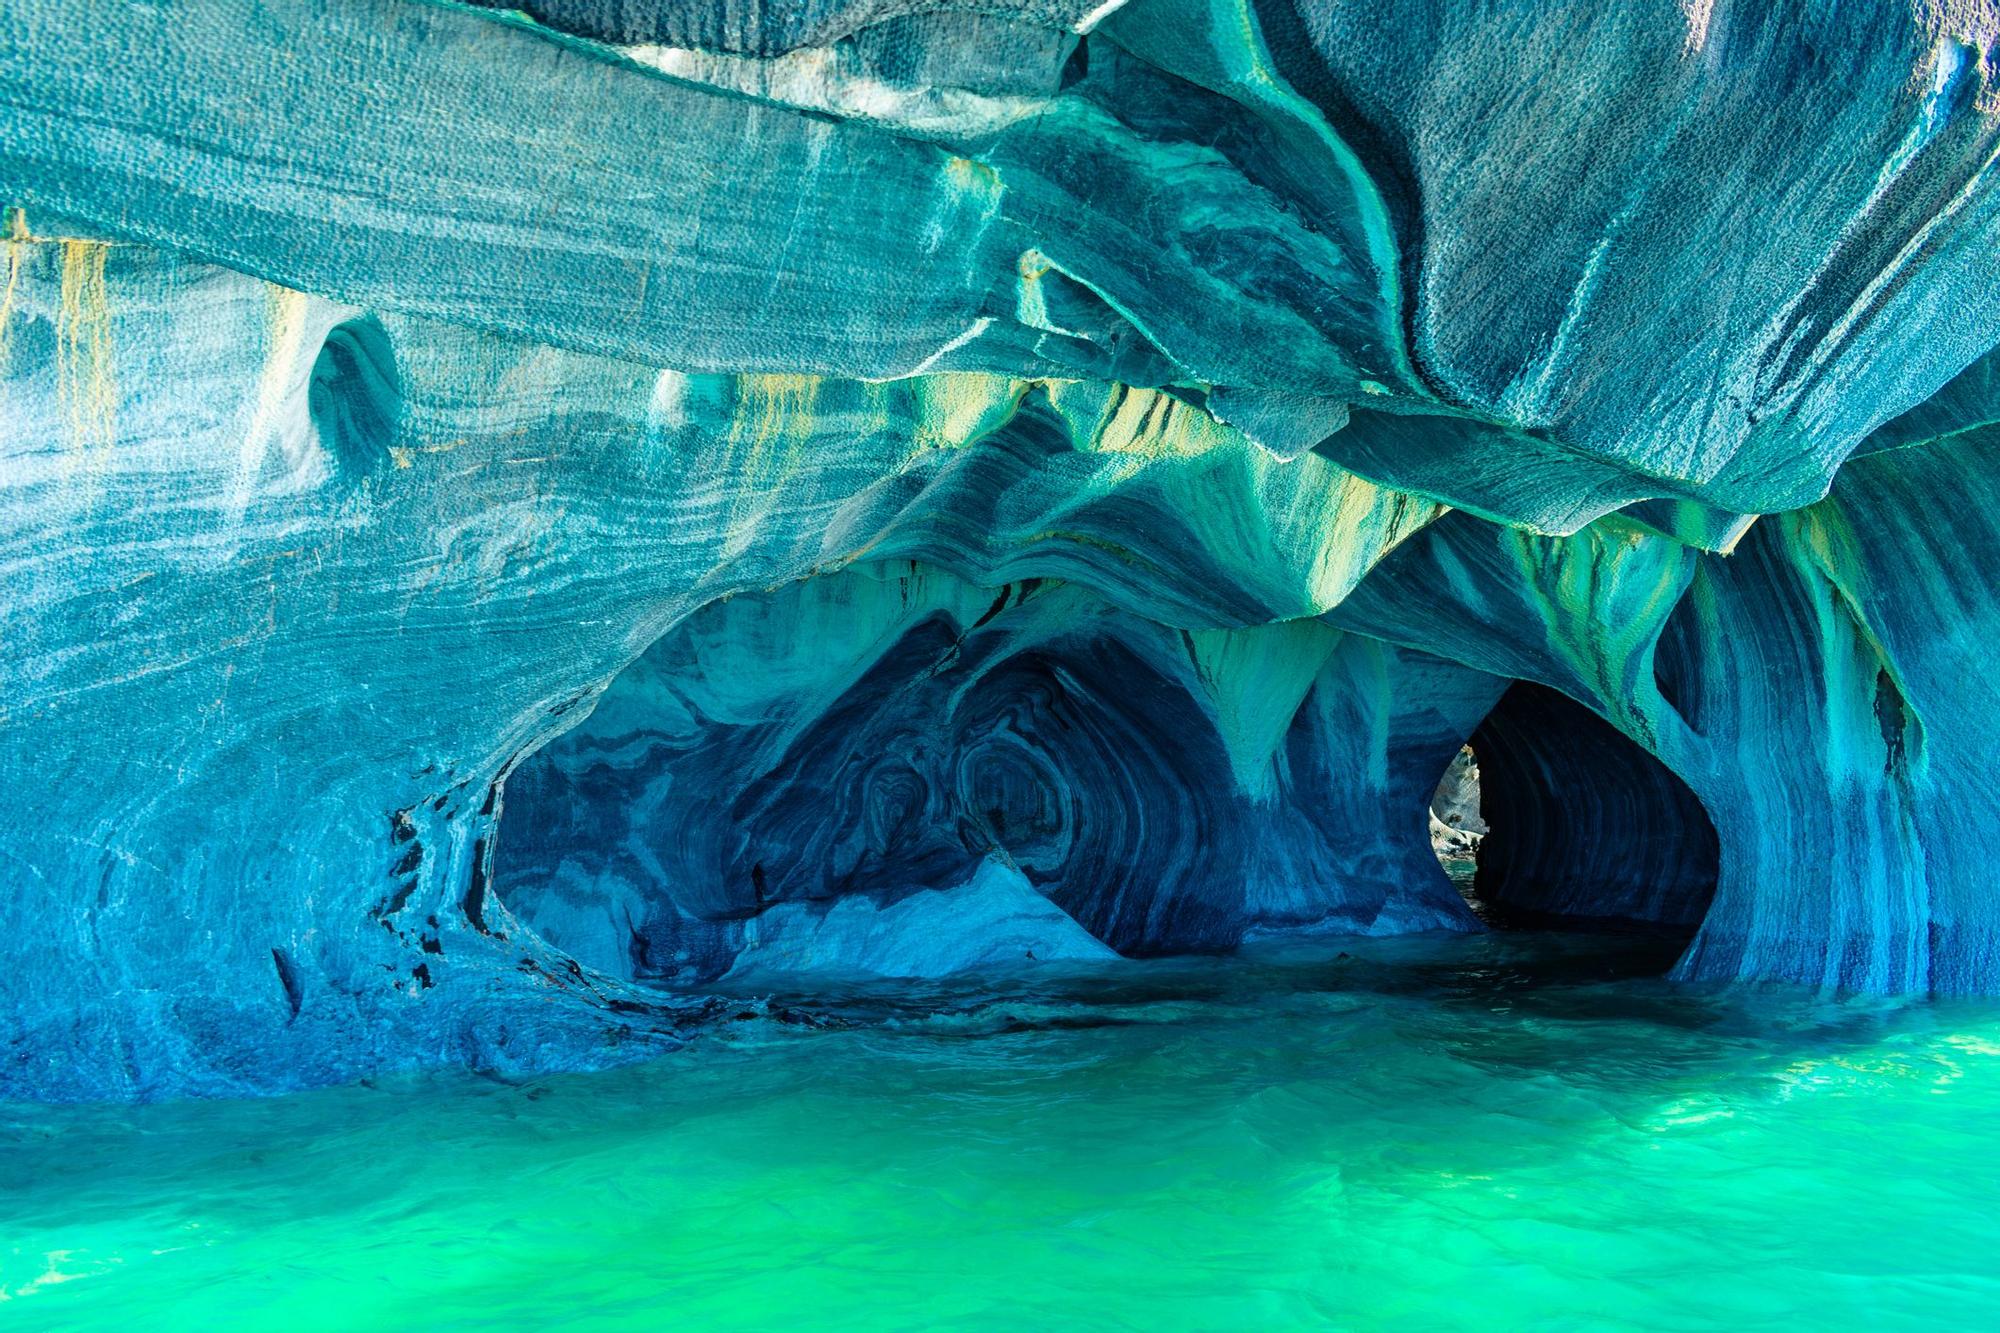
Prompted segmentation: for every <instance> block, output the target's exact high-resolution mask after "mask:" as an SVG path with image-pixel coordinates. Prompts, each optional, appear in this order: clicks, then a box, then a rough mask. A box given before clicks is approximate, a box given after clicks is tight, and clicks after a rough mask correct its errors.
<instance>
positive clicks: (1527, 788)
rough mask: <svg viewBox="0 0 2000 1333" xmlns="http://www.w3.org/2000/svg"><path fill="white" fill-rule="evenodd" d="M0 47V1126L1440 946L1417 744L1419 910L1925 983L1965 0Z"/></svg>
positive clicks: (1990, 464) (585, 18) (1982, 544)
mask: <svg viewBox="0 0 2000 1333" xmlns="http://www.w3.org/2000/svg"><path fill="white" fill-rule="evenodd" d="M0 31H4V32H5V33H6V34H8V36H6V37H5V38H0V87H4V89H5V95H6V101H7V104H8V108H9V111H8V115H7V116H6V117H5V118H4V119H0V183H3V184H0V190H4V196H5V197H4V199H0V203H4V204H5V205H7V206H8V208H9V212H8V215H7V224H8V225H7V228H6V238H5V240H4V241H0V244H4V263H5V273H4V275H0V424H4V427H5V429H4V431H0V637H4V639H5V641H6V642H7V644H8V645H9V648H8V652H7V653H6V654H5V655H4V656H0V792H4V793H5V794H6V795H7V797H8V808H7V810H6V812H5V814H4V815H0V875H4V879H0V890H4V891H0V940H4V943H0V961H4V963H5V967H4V968H0V1013H4V1015H5V1018H6V1021H5V1023H4V1024H0V1096H12V1097H20V1096H30V1097H45V1098H71V1097H88V1096H126V1097H130V1096H155V1095H170V1094H183V1093H231V1092H242V1091H266V1090H275V1089H281V1088H285V1087H292V1086H298V1085H301V1084H306V1083H317V1082H325V1081H330V1080H337V1079H342V1078H351V1077H357V1076H360V1075H364V1074H368V1073H373V1072H377V1071H381V1070H387V1069H396V1068H409V1067H418V1066H424V1065H434V1064H439V1063H448V1062H467V1063H473V1064H477V1065H481V1066H486V1067H495V1068H504V1069H539V1068H557V1067H578V1066H586V1065H591V1064H595V1063H602V1062H604V1061H607V1060H613V1059H622V1058H630V1057H632V1056H634V1055H637V1054H642V1053H644V1052H645V1051H647V1050H651V1049H658V1048H659V1047H660V1046H661V1045H662V1044H667V1043H672V1042H676V1041H679V1040H682V1039H683V1038H685V1037H686V1036H687V1035H688V1034H689V1033H691V1032H695V1031H699V1030H700V1029H701V1028H703V1027H704V1026H706V1025H707V1024H709V1023H711V1022H715V1021H720V1020H721V1019H722V1017H723V1016H724V1015H725V1014H731V1013H736V1012H740V1011H741V1006H740V1005H738V1004H731V1005H727V1006H724V1005H722V1004H720V1003H719V1002H713V1001H710V1000H709V999H708V998H707V997H706V993H705V991H704V989H703V988H704V987H705V986H707V985H708V984H709V983H711V982H715V981H718V980H719V979H721V978H724V977H728V976H734V977H735V978H736V979H738V980H740V979H741V978H742V977H743V976H745V975H749V974H754V973H756V972H759V971H764V972H770V971H776V970H789V971H792V972H797V971H800V970H804V971H808V972H824V973H826V974H828V975H831V974H833V973H836V972H873V973H878V974H886V975H912V976H932V975H939V974H942V973H945V972H949V971H952V970H956V969H959V968H963V967H971V966H988V965H1000V964H1006V965H1018V964H1019V963H1023V962H1026V961H1027V955H1028V954H1030V953H1033V954H1034V955H1035V958H1036V960H1045V959H1048V958H1064V959H1069V960H1072V961H1074V960H1080V959H1084V958H1088V957H1097V958H1099V959H1100V960H1102V959H1104V958H1105V957H1106V956H1107V955H1110V954H1143V953H1149V952H1166V951H1179V950H1195V949H1203V950H1206V949H1223V948H1228V947H1230V946H1232V945H1234V944H1235V943H1237V942H1239V941H1241V940H1242V939H1244V938H1246V937H1248V936H1250V935H1253V934H1257V933H1266V932H1275V931H1329V930H1341V931H1377V932H1384V931H1392V930H1408V929H1424V928H1434V927H1455V928H1470V927H1471V926H1472V925H1473V924H1474V923H1473V922H1471V920H1470V918H1469V917H1468V916H1467V914H1466V912H1465V909H1464V907H1463V905H1462V903H1460V902H1459V901H1458V899H1457V898H1456V897H1455V895H1453V894H1452V892H1451V890H1450V888H1449V886H1448V884H1447V883H1446V881H1445V880H1444V878H1443V876H1442V875H1441V873H1440V872H1439V870H1438V868H1437V865H1436V863H1435V861H1434V860H1433V858H1432V857H1431V855H1430V851H1429V839H1428V836H1427V826H1428V818H1429V816H1428V814H1427V811H1428V807H1429V803H1430V798H1431V795H1432V792H1433V790H1434V788H1435V787H1436V784H1437V782H1438V778H1439V775H1440V774H1441V773H1442V772H1443V771H1444V770H1445V768H1446V767H1447V765H1448V764H1450V763H1451V762H1452V756H1453V755H1454V754H1456V753H1457V752H1458V751H1459V748H1460V747H1461V745H1463V744H1464V743H1465V742H1467V741H1468V740H1471V741H1472V742H1473V744H1474V748H1475V750H1476V751H1478V752H1479V758H1480V764H1481V771H1482V779H1483V780H1484V785H1483V791H1482V799H1483V801H1484V804H1485V815H1486V818H1487V820H1488V822H1489V823H1490V824H1491V825H1492V827H1493V833H1492V835H1491V837H1490V838H1489V840H1488V843H1487V846H1486V849H1483V850H1491V849H1493V848H1495V847H1497V848H1498V849H1499V850H1498V851H1497V852H1495V853H1494V860H1493V861H1492V863H1491V869H1489V868H1488V863H1487V861H1486V860H1485V859H1484V857H1483V856H1482V863H1481V864H1482V874H1484V875H1486V876H1487V878H1488V879H1489V880H1490V881H1492V882H1491V883H1490V884H1489V885H1486V886H1483V888H1482V892H1484V891H1485V888H1491V890H1492V893H1493V895H1494V896H1495V898H1496V899H1497V900H1508V899H1512V900H1514V901H1516V902H1517V903H1519V904H1520V905H1522V906H1524V907H1529V908H1532V909H1534V910H1538V911H1546V912H1551V913H1556V914H1561V915H1567V916H1635V917H1642V918H1647V919H1653V920H1661V921H1671V922H1679V923H1682V924H1686V925H1691V926H1692V925H1697V924H1698V927H1699V929H1698V933H1697V934H1696V935H1695V938H1694V942H1693V944H1692V945H1691V947H1690V949H1689V951H1688V953H1687V954H1686V956H1685V957H1684V958H1683V959H1682V961H1681V963H1680V965H1679V969H1678V971H1679V975H1682V976H1686V977H1692V978H1704V979H1731V978H1757V979H1774V980H1786V981H1794V982H1803V983H1808V984H1816V985H1825V986H1829V987H1836V988H1855V989H1865V990H1876V991H1927V990H1936V991H1947V992H2000V896H1996V895H1995V894H1994V893H1993V891H1992V890H1991V887H1990V885H1989V883H1988V876H1987V873H1986V870H1985V867H1984V860H1983V856H1982V852H1981V846H1980V841H1979V838H1978V834H1977V831H1976V829H1974V828H1972V827H1970V826H1968V825H1967V824H1966V823H1965V821H1964V819H1963V813H1962V812H1963V811H1964V810H1966V809H1968V808H1977V807H1978V806H1979V805H1980V804H1983V799H1982V796H1981V775H1982V772H1983V771H1984V769H1985V768H1986V767H1987V765H1988V762H1989V758H1988V757H1989V756H1990V755H1991V753H1992V752H1993V749H1994V744H1995V741H1996V740H2000V738H1996V737H1992V736H1989V735H1988V734H1987V733H1988V731H1989V730H1991V729H1992V727H1993V726H1994V725H1995V724H1994V722H1993V721H1992V719H1994V718H1996V717H2000V671H1996V669H1995V668H1994V666H1993V665H1992V664H1991V661H1992V655H1991V654H1990V653H1989V652H1987V651H1986V648H1985V646H1986V645H1987V644H1989V643H1991V642H1992V641H1993V639H1994V636H1995V634H1996V633H2000V623H1996V621H1997V620H2000V608H1996V604H1995V599H1994V597H1993V595H1992V592H1991V588H1990V584H1991V580H1990V579H1989V578H1987V577H1986V576H1985V573H1984V571H1985V570H1987V569H1988V568H1989V567H1990V566H1991V565H1992V564H1993V563H1994V562H1995V560H1996V559H2000V528H1997V527H1996V523H2000V519H1996V518H1995V517H1994V516H1995V515H1996V514H2000V495H1989V492H1992V491H1993V490H1994V489H1995V487H1996V486H2000V482H1996V481H1994V480H1993V478H1994V475H1995V471H1996V469H1995V466H1994V462H1995V459H1994V456H1993V455H1994V453H1995V450H1996V449H2000V435H1996V434H1995V433H1994V432H1995V431H1996V430H2000V427H1996V425H1995V424H1994V423H1995V422H2000V397H1996V394H2000V384H1996V381H1995V380H1994V377H1993V374H1992V366H1993V357H1994V355H1995V354H1996V353H1995V349H1996V346H2000V306H1996V297H1995V295H1994V293H1995V292H1996V291H2000V287H1997V286H1996V284H1995V281H1994V279H1995V274H1994V272H1993V259H1992V256H1993V255H1994V253H1996V240H2000V215H1996V208H2000V195H1996V192H1995V189H1994V187H1993V182H1992V179H1991V176H1990V170H1989V169H1990V167H1991V163H1992V159H1993V155H1994V153H1995V151H1996V148H2000V138H1996V133H2000V102H1996V98H1995V93H1994V89H1993V68H1994V67H1993V60H1992V48H1993V43H1994V39H1995V35H1996V32H2000V15H1996V13H1995V12H1994V11H1993V10H1992V9H1991V8H1990V7H1989V6H1987V5H1984V4H1980V3H1954V4H1930V3H1897V2H1895V0H1866V2H1865V3H1843V4H1833V3H1830V2H1829V3H1824V4H1801V5H1793V6H1751V5H1728V4H1715V5H1710V4H1698V5H1688V4H1681V3H1668V2H1667V0H1659V2H1658V3H1651V2H1649V3H1636V4H1628V5H1618V6H1604V5H1593V4H1584V3H1581V2H1580V0H1579V3H1575V4H1570V3H1557V4H1553V5H1551V4H1539V5H1533V6H1530V5H1504V4H1503V5H1498V6H1492V5H1472V4H1463V3H1457V2H1456V0H1421V2H1416V3H1408V2H1404V0H1365V2H1363V3H1352V4H1339V5H1334V4H1327V3H1321V2H1320V0H1128V2H1127V3H1125V4H1123V5H1119V4H1115V3H1114V4H1111V5H1105V6H1094V5H1082V4H1068V3H1061V2H1059V0H1047V2H1044V0H1020V2H1019V3H1012V2H1010V0H981V2H980V3H977V4H974V3H961V2H960V0H852V2H851V0H827V2H826V3H813V4H804V5H770V4H727V5H716V4H705V3H700V2H699V0H686V2H682V0H659V2H658V3H651V2H649V0H623V2H621V3H610V2H606V3H588V2H579V3H564V2H559V0H550V2H549V3H543V4H533V5H528V6H526V7H525V9H524V10H520V9H516V8H515V7H512V6H509V7H507V8H505V9H501V8H497V7H495V8H489V7H483V6H477V5H458V4H441V3H422V2H420V0H358V2H357V3H352V4H340V5H323V4H316V3H308V2H307V0H271V2H268V3H262V4H257V5H251V4H248V3H235V2H233V0H216V2H215V3H205V4H195V5H183V6H174V7H171V8H169V7H159V6H140V5H126V4H114V3H108V2H106V3H95V2H93V0H0ZM1514 682H1528V683H1529V684H1527V685H1522V684H1515V683H1514ZM1503 698H1504V699H1505V700H1507V701H1509V702H1504V703H1503V702H1502V700H1503ZM1523 700H1526V701H1527V702H1526V703H1523V702H1522V701H1523ZM1496 704H1499V705H1500V707H1499V708H1498V709H1497V710H1496V708H1495V705H1496ZM1489 714H1490V716H1489ZM1586 715H1587V718H1586ZM1614 736H1615V737H1620V738H1622V739H1616V740H1614ZM1481 737H1483V738H1484V742H1483V745H1482V741H1481ZM1628 742H1629V745H1628V744H1627V743H1628ZM1488 751H1491V753H1490V754H1489V753H1488ZM1635 756H1636V757H1635ZM1649 766H1650V767H1649ZM1497 777H1503V778H1504V779H1505V781H1504V784H1503V785H1504V787H1505V792H1504V793H1503V794H1502V795H1501V796H1500V797H1499V798H1498V799H1499V803H1498V804H1494V802H1493V799H1492V793H1493V792H1495V791H1499V790H1501V788H1500V787H1499V786H1495V785H1493V784H1494V780H1495V779H1496V778H1497ZM1690 801H1692V802H1693V804H1689V802H1690ZM1705 838H1712V840H1713V841H1712V850H1711V847H1710V843H1709V842H1707V841H1704V839H1705ZM1495 840H1497V842H1496V841H1495ZM1711 863H1712V868H1711ZM1503 871H1504V872H1505V873H1504V874H1503ZM1496 876H1497V877H1499V878H1495V877H1496ZM1501 879H1504V880H1505V881H1506V882H1505V884H1502V883H1501V882H1500V880H1501ZM1711 888H1712V893H1713V900H1712V905H1708V906H1707V907H1706V909H1705V910H1704V907H1703V904H1704V902H1705V900H1706V895H1707V892H1708V890H1710V889H1711Z"/></svg>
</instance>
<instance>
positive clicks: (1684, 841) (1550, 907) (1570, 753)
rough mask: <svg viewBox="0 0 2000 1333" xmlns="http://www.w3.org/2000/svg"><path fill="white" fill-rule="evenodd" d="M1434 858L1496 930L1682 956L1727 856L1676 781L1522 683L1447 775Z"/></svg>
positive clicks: (1572, 705) (1611, 731)
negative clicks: (1645, 940)
mask: <svg viewBox="0 0 2000 1333" xmlns="http://www.w3.org/2000/svg"><path fill="white" fill-rule="evenodd" d="M1430 818H1431V830H1432V846H1433V850H1434V851H1435V852H1436V854H1437V856H1438V860H1439V862H1440V864H1441V865H1442V866H1443V867H1444V869H1445V872H1446V874H1447V875H1448V876H1449V877H1450V878H1451V879H1452V882H1453V883H1454V885H1456V886H1457V887H1458V888H1459V890H1460V892H1461V893H1462V894H1463V895H1464V896H1465V899H1466V902H1467V905H1468V906H1470V907H1471V908H1472V910H1473V911H1474V913H1475V914H1477V915H1478V916H1479V917H1480V919H1481V920H1482V921H1484V922H1486V924H1487V925H1489V926H1492V927H1494V928H1495V929H1501V930H1523V929H1532V930H1551V929H1554V930H1593V931H1619V932H1628V933H1646V934H1651V935H1656V936H1658V937H1659V938H1660V939H1661V940H1662V941H1663V944H1664V945H1666V946H1672V947H1673V948H1674V951H1675V952H1677V951H1678V946H1679V945H1681V944H1684V943H1685V941H1686V940H1687V939H1688V938H1689V937H1691V936H1692V935H1693V933H1694V932H1695V930H1696V929H1697V928H1699V926H1700V925H1701V922H1702V918H1703V917H1704V916H1706V915H1707V912H1708V908H1709V904H1710V902H1711V901H1712V900H1713V898H1714V896H1715V888H1716V881H1717V877H1718V874H1719V867H1720V848H1719V844H1718V841H1717V838H1716V833H1715V826H1714V824H1713V823H1712V822H1710V820H1709V817H1708V814H1707V812H1706V811H1705V810H1704V809H1703V808H1702V804H1701V801H1700V799H1699V798H1698V797H1697V796H1696V795H1695V794H1694V792H1693V790H1692V789H1690V788H1689V787H1688V785H1687V784H1686V783H1685V782H1683V781H1682V780H1681V779H1680V778H1679V777H1678V776H1677V775H1676V774H1675V773H1674V772H1673V771H1672V770H1671V769H1669V768H1668V767H1667V766H1666V765H1665V764H1663V763H1661V762H1660V760H1659V759H1657V758H1655V757H1654V756H1653V755H1652V754H1650V753H1648V752H1647V751H1646V750H1645V749H1644V748H1643V747H1642V746H1640V745H1638V744H1637V743H1636V742H1634V741H1633V740H1632V739H1631V738H1629V737H1627V736H1626V735H1625V734H1624V733H1622V732H1620V731H1619V730H1618V729H1617V728H1615V727H1613V726H1612V725H1611V724H1610V723H1608V722H1606V721H1604V720H1603V719H1602V718H1600V717H1599V716H1598V715H1597V714H1595V713H1593V712H1592V711H1590V710H1589V709H1588V708H1585V707H1584V706H1583V705H1581V704H1579V703H1577V702H1575V701H1574V700H1572V699H1570V698H1569V697H1567V696H1566V695H1564V694H1562V693H1560V692H1559V691H1556V690H1552V689H1549V688H1548V687H1547V686H1544V685H1538V684H1534V683H1532V682H1529V681H1516V682H1515V683H1514V684H1513V685H1511V686H1510V687H1509V688H1508V690H1507V692H1506V694H1504V695H1503V696H1502V697H1501V699H1500V702H1499V703H1497V704H1496V705H1495V706H1494V707H1493V709H1492V711H1491V712H1490V713H1488V714H1487V716H1486V718H1485V720H1484V721H1482V722H1481V723H1480V725H1479V728H1478V730H1476V731H1475V732H1474V733H1473V735H1472V737H1471V739H1470V740H1469V741H1468V742H1467V743H1466V745H1465V747H1464V749H1462V750H1461V751H1460V752H1459V754H1458V756H1456V757H1455V758H1454V759H1453V760H1452V762H1451V765H1450V766H1449V767H1448V768H1447V769H1446V771H1445V774H1444V776H1443V777H1442V779H1441V780H1440V782H1439V784H1438V788H1437V791H1436V792H1435V794H1434V795H1433V797H1432V801H1431V812H1430Z"/></svg>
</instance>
